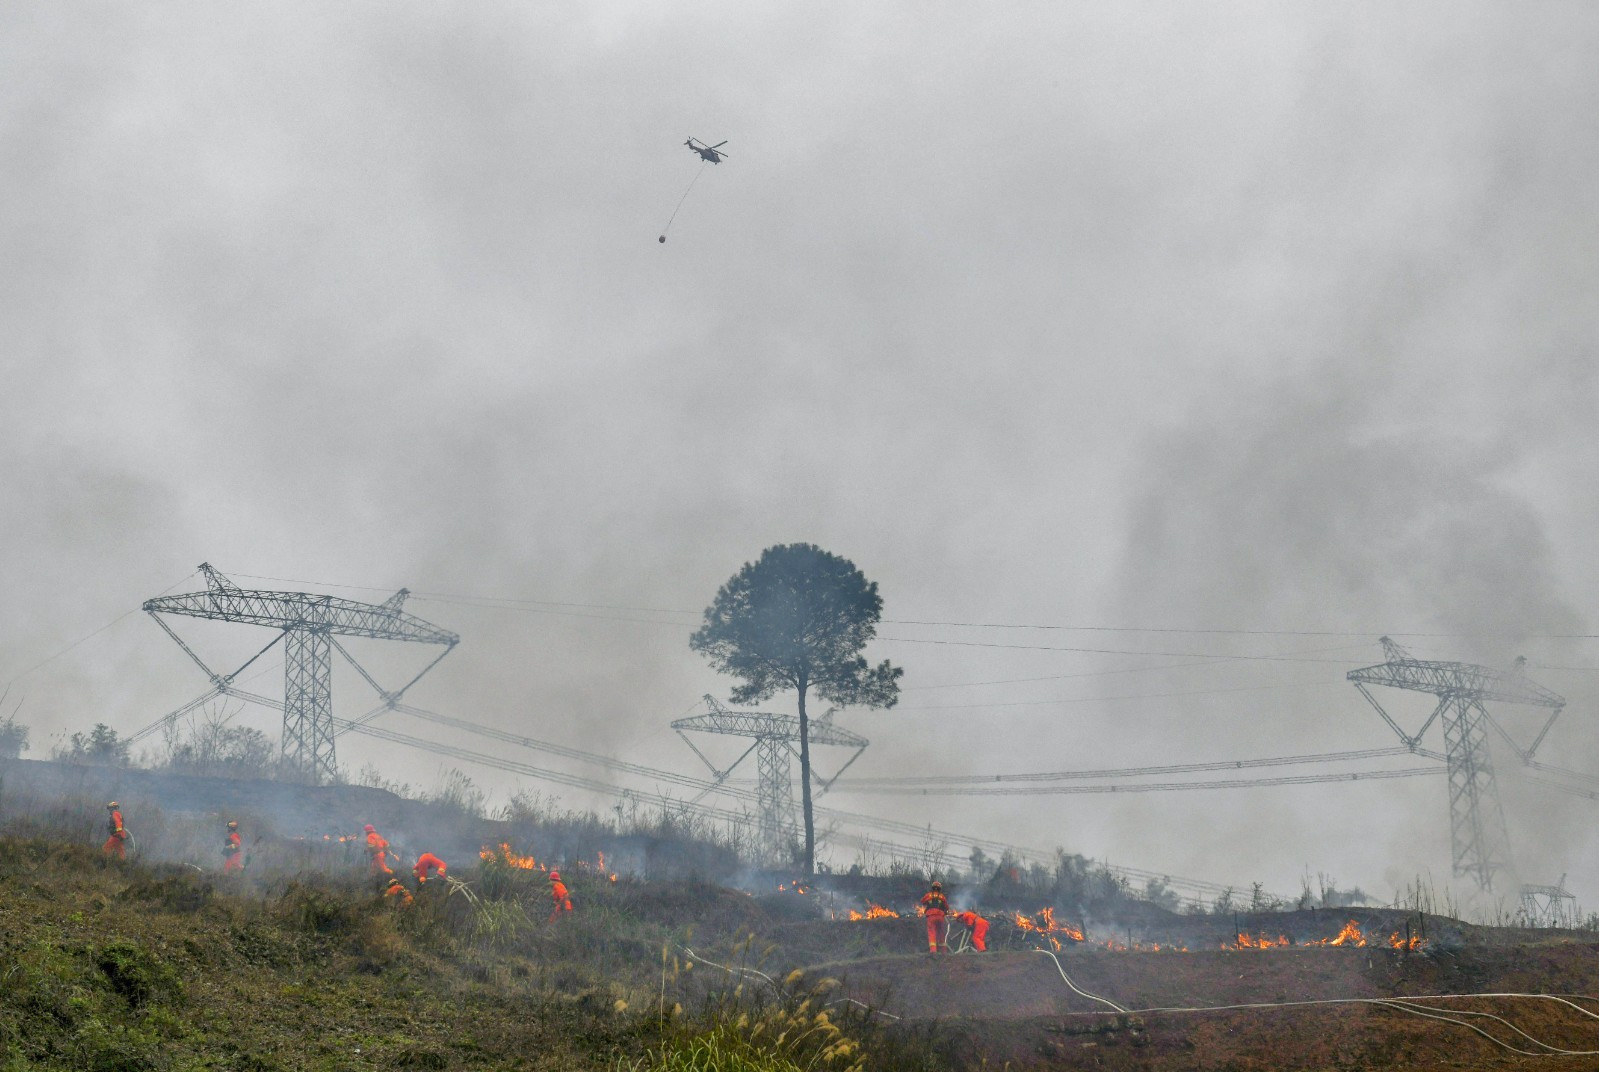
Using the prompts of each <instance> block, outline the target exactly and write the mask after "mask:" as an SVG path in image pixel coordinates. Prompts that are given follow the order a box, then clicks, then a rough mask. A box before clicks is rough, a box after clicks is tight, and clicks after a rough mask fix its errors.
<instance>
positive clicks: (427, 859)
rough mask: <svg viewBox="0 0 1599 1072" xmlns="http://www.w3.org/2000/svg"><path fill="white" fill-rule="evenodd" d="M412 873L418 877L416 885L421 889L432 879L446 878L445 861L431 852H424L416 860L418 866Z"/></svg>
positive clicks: (413, 868)
mask: <svg viewBox="0 0 1599 1072" xmlns="http://www.w3.org/2000/svg"><path fill="white" fill-rule="evenodd" d="M411 873H412V874H413V875H415V876H416V883H417V886H418V887H419V888H420V887H421V885H422V884H423V883H424V882H426V881H427V880H428V879H430V878H443V877H444V861H443V860H441V859H439V858H438V857H437V856H434V855H433V854H432V853H431V852H424V853H423V854H422V855H421V856H418V857H417V858H416V866H414V867H412V868H411Z"/></svg>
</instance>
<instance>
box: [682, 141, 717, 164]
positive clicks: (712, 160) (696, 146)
mask: <svg viewBox="0 0 1599 1072" xmlns="http://www.w3.org/2000/svg"><path fill="white" fill-rule="evenodd" d="M683 144H684V145H687V146H688V147H689V148H690V149H691V150H693V151H694V152H696V153H699V154H700V159H701V160H704V161H705V162H706V163H708V164H720V163H721V162H722V158H723V157H725V156H726V155H727V154H726V153H724V152H722V151H721V148H722V146H724V145H726V144H727V142H726V140H723V141H719V142H717V143H716V144H715V145H706V144H705V143H704V142H702V141H699V140H698V139H696V138H689V140H688V141H686V142H684V143H683Z"/></svg>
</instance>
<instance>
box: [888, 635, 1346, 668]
mask: <svg viewBox="0 0 1599 1072" xmlns="http://www.w3.org/2000/svg"><path fill="white" fill-rule="evenodd" d="M877 639H879V640H884V641H888V642H890V643H894V644H937V645H940V646H944V647H956V648H1003V649H1006V650H1009V651H1064V652H1073V653H1077V654H1084V655H1158V656H1162V657H1170V658H1180V659H1211V660H1216V661H1219V662H1276V663H1336V664H1338V665H1339V666H1347V665H1348V664H1349V660H1348V659H1309V658H1306V657H1305V656H1306V655H1311V654H1315V653H1317V652H1324V651H1345V650H1348V649H1349V648H1350V647H1353V646H1354V645H1350V644H1343V645H1339V646H1338V647H1334V648H1316V649H1313V650H1312V651H1309V652H1305V653H1303V654H1299V655H1224V654H1221V653H1218V652H1208V651H1147V650H1137V649H1128V648H1079V647H1065V646H1058V645H1051V644H1000V643H996V642H993V641H986V640H931V639H923V638H918V637H891V636H881V635H879V636H878V638H877ZM1362 646H1364V645H1362Z"/></svg>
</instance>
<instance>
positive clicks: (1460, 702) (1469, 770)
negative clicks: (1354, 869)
mask: <svg viewBox="0 0 1599 1072" xmlns="http://www.w3.org/2000/svg"><path fill="white" fill-rule="evenodd" d="M1382 649H1383V655H1384V657H1385V659H1386V661H1385V662H1383V663H1381V664H1379V665H1377V666H1368V667H1365V668H1363V669H1360V670H1351V671H1350V672H1349V675H1348V678H1349V680H1350V681H1352V682H1354V684H1355V688H1357V689H1359V690H1360V692H1361V695H1363V696H1365V697H1366V699H1367V700H1370V701H1371V706H1373V707H1375V708H1376V709H1377V713H1378V714H1379V715H1381V716H1382V717H1383V721H1385V722H1387V723H1388V725H1389V727H1390V728H1392V729H1393V731H1394V732H1395V733H1396V734H1398V735H1399V739H1400V740H1401V741H1403V742H1404V743H1405V745H1406V747H1408V748H1409V749H1410V750H1411V751H1412V752H1415V751H1419V750H1420V746H1421V739H1422V736H1423V735H1424V734H1425V733H1426V732H1427V730H1428V728H1429V727H1431V726H1432V724H1433V722H1434V721H1435V720H1438V719H1440V718H1441V719H1442V721H1443V734H1444V751H1445V754H1446V755H1445V759H1446V761H1447V763H1448V765H1449V836H1450V843H1451V848H1452V850H1453V857H1454V861H1453V862H1454V873H1455V874H1457V875H1469V876H1470V877H1471V878H1472V879H1473V880H1475V881H1476V883H1477V885H1478V887H1479V888H1480V889H1482V890H1484V891H1486V892H1489V893H1492V892H1493V889H1494V881H1495V879H1496V878H1498V877H1499V876H1500V875H1501V874H1504V873H1507V872H1508V873H1511V874H1514V872H1515V862H1514V859H1513V856H1512V852H1511V844H1510V835H1509V834H1508V833H1507V832H1506V830H1505V814H1504V809H1503V807H1502V806H1501V805H1500V803H1499V786H1498V783H1497V781H1496V780H1495V778H1494V768H1493V760H1492V758H1491V756H1490V755H1489V752H1488V734H1487V730H1488V728H1489V727H1490V726H1492V727H1493V728H1494V730H1496V731H1497V732H1498V733H1499V734H1500V735H1501V736H1503V737H1504V738H1505V740H1506V741H1507V742H1509V743H1510V744H1511V746H1512V747H1514V748H1515V749H1516V751H1517V752H1518V753H1519V754H1520V755H1521V758H1522V759H1523V760H1524V761H1531V759H1532V756H1533V753H1534V752H1536V751H1537V749H1538V745H1539V744H1541V743H1542V742H1543V739H1544V736H1545V735H1546V734H1548V732H1549V728H1550V727H1551V726H1553V725H1554V723H1555V719H1556V718H1558V717H1560V712H1561V710H1562V709H1563V708H1564V707H1565V706H1566V701H1565V699H1564V698H1563V697H1561V696H1557V695H1556V694H1555V693H1553V692H1550V691H1549V690H1548V689H1546V688H1544V687H1543V686H1541V685H1537V684H1534V683H1533V682H1531V681H1529V680H1527V678H1526V677H1525V676H1524V674H1523V673H1522V666H1523V665H1524V663H1523V662H1522V661H1521V660H1517V666H1516V669H1515V670H1514V671H1502V670H1495V669H1493V668H1492V667H1487V666H1476V665H1473V664H1471V663H1455V662H1434V661H1431V660H1426V659H1416V658H1413V657H1412V656H1411V654H1410V653H1409V652H1408V651H1406V650H1405V649H1404V648H1402V647H1400V646H1399V645H1398V644H1396V643H1394V641H1392V640H1390V639H1389V638H1388V637H1383V638H1382ZM1367 685H1386V686H1389V687H1391V688H1396V689H1409V690H1411V691H1413V692H1428V693H1431V694H1433V695H1434V696H1437V697H1438V706H1437V707H1435V708H1434V709H1433V712H1432V714H1431V715H1429V716H1428V717H1427V721H1425V722H1423V723H1422V725H1421V729H1419V730H1417V731H1416V732H1415V733H1413V734H1412V733H1406V732H1405V731H1404V730H1402V729H1400V727H1399V724H1398V723H1397V722H1395V721H1394V720H1393V718H1392V716H1390V715H1389V714H1388V712H1387V711H1385V710H1383V706H1382V704H1380V703H1378V702H1377V698H1376V697H1375V696H1373V695H1372V694H1371V693H1370V692H1369V691H1367V689H1366V686H1367ZM1485 700H1489V701H1494V702H1496V703H1510V704H1523V705H1529V706H1534V707H1546V708H1549V709H1550V713H1549V718H1548V720H1547V721H1545V723H1544V725H1543V729H1541V730H1540V731H1539V732H1538V736H1537V737H1536V738H1535V739H1534V740H1533V742H1532V744H1531V745H1530V746H1529V747H1527V748H1526V749H1522V748H1521V747H1520V746H1518V745H1516V744H1515V742H1514V741H1513V740H1511V738H1510V735H1509V733H1507V732H1506V731H1505V729H1504V727H1502V726H1500V725H1499V724H1498V723H1497V722H1495V721H1494V719H1493V716H1492V715H1491V714H1489V713H1488V709H1487V708H1486V707H1485V706H1483V702H1484V701H1485Z"/></svg>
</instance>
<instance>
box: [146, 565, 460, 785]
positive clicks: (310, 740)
mask: <svg viewBox="0 0 1599 1072" xmlns="http://www.w3.org/2000/svg"><path fill="white" fill-rule="evenodd" d="M200 572H201V573H203V574H204V575H205V581H206V590H205V591H203V592H188V593H185V594H183V595H175V596H161V597H159V598H157V599H150V600H146V601H145V604H144V609H145V610H146V611H148V612H149V614H150V617H152V618H154V619H155V621H156V624H157V625H159V626H160V627H161V628H162V629H164V630H166V632H167V635H168V636H170V637H171V638H172V639H173V640H175V641H177V644H178V647H180V648H182V649H183V650H184V652H185V654H187V655H188V656H189V658H191V659H193V660H194V662H195V665H197V666H198V667H199V668H200V669H201V670H203V671H205V674H206V676H207V677H209V678H210V679H211V688H209V689H207V690H206V691H205V692H204V693H202V694H201V695H200V696H198V697H196V698H195V699H193V700H190V701H189V702H188V703H186V704H184V705H183V706H182V707H180V708H178V709H177V710H176V711H173V712H171V713H169V714H167V715H164V716H162V717H161V718H159V719H157V720H156V721H155V722H153V723H151V724H150V725H148V726H146V727H144V729H142V730H140V731H139V732H138V733H135V734H134V735H133V736H132V737H131V738H130V740H133V741H138V740H140V739H141V738H143V737H145V736H147V735H149V734H151V733H153V732H155V731H156V730H157V729H160V728H161V727H162V726H166V725H171V723H172V722H173V721H174V720H176V719H177V718H178V717H179V716H181V715H184V714H186V713H188V712H189V711H192V710H194V709H195V708H197V707H199V706H201V705H202V704H205V703H207V702H208V701H210V700H212V699H215V698H216V697H218V696H233V697H237V698H239V699H241V700H248V701H250V702H251V703H259V704H264V705H266V706H268V707H274V708H278V709H279V710H281V711H282V712H283V759H284V762H285V763H286V765H287V766H289V767H290V768H291V769H294V770H297V771H299V772H300V773H301V774H302V775H303V776H305V777H307V778H309V779H310V780H311V781H312V782H318V781H322V780H332V779H333V778H334V777H335V776H336V774H337V773H338V766H337V763H336V757H335V755H334V748H333V653H334V652H335V651H337V652H338V653H339V654H340V655H342V656H343V657H344V659H345V660H346V661H347V662H348V663H349V664H350V665H351V666H353V667H355V669H356V671H357V672H358V673H359V674H360V675H361V676H362V677H363V678H364V679H366V682H367V684H369V685H371V686H372V688H373V689H374V690H376V691H377V694H378V695H379V697H381V698H382V700H383V703H382V704H381V705H380V706H379V708H378V709H377V710H382V709H383V708H385V707H393V706H394V705H395V704H397V703H398V702H399V700H400V698H401V697H402V696H404V695H405V692H406V690H407V689H409V688H410V687H411V686H412V685H415V684H416V683H417V682H418V681H419V680H421V678H422V675H423V674H426V673H427V672H428V671H429V670H431V669H433V667H434V666H436V665H438V662H439V660H440V659H442V658H444V657H445V656H446V655H448V654H449V653H450V650H451V649H452V648H454V647H455V645H456V644H458V643H460V640H461V638H460V637H458V636H456V635H455V634H454V633H451V632H449V631H447V630H444V629H440V628H439V627H438V626H436V625H433V624H431V623H429V622H425V621H423V620H422V619H421V618H418V617H416V616H415V615H412V614H407V613H405V612H404V611H403V610H401V609H400V608H401V607H402V606H403V605H404V603H405V598H406V596H408V595H410V592H409V591H408V590H407V589H404V588H402V589H400V590H399V591H398V592H396V593H394V595H392V596H390V597H389V598H388V599H387V600H385V601H384V602H382V603H379V604H372V603H358V602H356V601H355V600H353V599H341V598H339V597H337V596H325V595H317V594H314V593H311V592H274V591H260V590H254V589H246V588H240V587H239V586H238V585H236V584H234V583H233V582H232V581H230V580H228V579H227V578H226V577H224V576H223V575H222V574H221V573H219V572H217V571H216V570H215V569H213V568H212V567H211V565H210V563H203V564H202V565H201V566H200ZM163 614H177V615H184V616H187V617H190V618H210V619H213V620H215V621H223V622H243V623H245V624H248V625H264V626H268V627H270V628H273V629H278V630H280V632H279V633H278V635H277V636H275V637H273V638H272V640H271V642H269V643H268V644H267V645H266V647H264V648H262V649H261V650H260V651H258V652H256V653H255V654H254V655H252V656H250V658H249V660H248V661H246V662H245V664H244V665H243V666H241V667H239V668H238V669H237V670H235V671H233V672H232V673H231V674H218V673H216V672H215V671H213V670H212V669H211V668H210V667H209V666H207V665H206V664H205V663H204V662H203V661H201V659H200V657H199V656H198V655H196V654H195V653H194V650H193V649H192V648H190V647H189V645H188V644H186V643H184V642H183V638H182V637H180V636H178V634H177V633H176V632H174V631H173V629H172V627H171V626H170V625H168V624H167V623H166V622H165V621H164V620H163V619H162V617H161V615H163ZM340 636H358V637H371V638H373V639H376V640H405V641H411V642H413V643H420V644H439V645H442V646H443V648H444V650H443V651H441V652H439V654H438V656H437V658H435V659H433V661H432V662H429V663H428V664H427V665H426V666H424V667H423V668H422V669H421V671H420V672H419V673H418V674H417V675H416V676H415V677H413V678H411V680H410V681H408V682H406V683H405V684H404V685H402V686H401V687H400V688H398V689H396V690H394V691H393V692H390V691H388V690H386V689H384V688H382V687H381V686H380V685H379V684H378V683H377V682H376V681H375V680H374V679H373V677H372V675H371V674H369V673H368V672H367V670H366V668H365V667H363V666H362V665H361V664H360V663H358V662H356V660H355V657H354V656H352V655H351V654H350V653H349V652H348V651H346V650H345V648H344V646H343V645H342V644H340V643H339V642H338V640H337V639H336V638H337V637H340ZM279 640H281V641H283V700H282V702H281V703H280V702H278V701H276V700H273V699H270V698H268V697H265V696H261V695H258V694H256V693H253V692H248V691H245V690H243V689H240V688H239V687H238V686H236V685H235V684H234V683H233V682H234V680H235V679H236V678H237V677H238V676H239V674H241V673H242V672H243V671H244V670H245V668H246V667H248V666H249V665H250V664H251V663H253V662H255V661H256V660H257V659H259V658H260V657H261V656H263V655H265V654H266V653H267V652H268V651H269V650H271V648H272V646H273V645H275V644H276V643H277V642H278V641H279Z"/></svg>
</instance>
